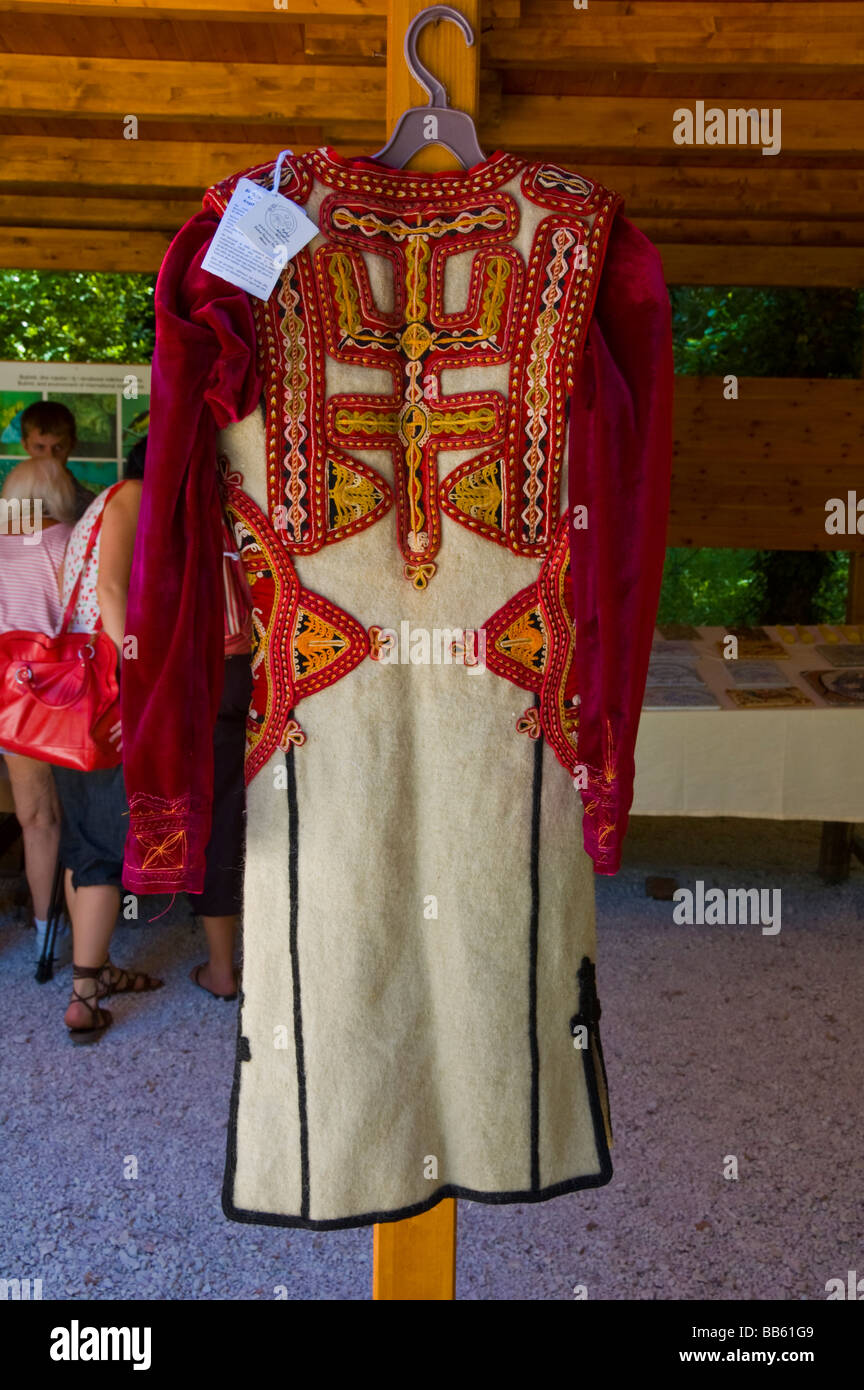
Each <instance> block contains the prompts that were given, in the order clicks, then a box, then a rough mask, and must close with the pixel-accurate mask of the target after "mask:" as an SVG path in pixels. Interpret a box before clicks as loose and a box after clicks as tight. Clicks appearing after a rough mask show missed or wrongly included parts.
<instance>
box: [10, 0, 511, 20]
mask: <svg viewBox="0 0 864 1390" xmlns="http://www.w3.org/2000/svg"><path fill="white" fill-rule="evenodd" d="M499 3H500V0H499ZM511 3H512V0H511ZM387 4H388V0H279V3H278V4H274V0H0V11H2V10H6V11H9V12H11V13H13V14H14V13H17V14H27V15H31V14H32V15H69V16H73V15H74V16H75V17H77V18H81V17H82V16H83V17H84V18H96V17H109V18H111V19H117V20H122V19H124V18H133V17H134V18H136V19H154V20H160V19H161V20H164V19H167V20H184V19H189V20H197V21H198V22H201V21H202V20H222V21H225V20H236V21H237V22H238V23H245V24H249V23H252V24H254V23H256V22H261V21H265V22H267V23H269V24H272V23H273V20H274V19H278V18H279V16H280V15H284V16H285V17H286V19H290V20H291V21H292V23H295V24H296V23H304V22H305V21H307V20H316V19H341V20H351V22H352V23H356V22H357V21H358V20H365V19H385V18H386V16H387Z"/></svg>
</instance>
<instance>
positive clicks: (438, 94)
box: [405, 5, 474, 106]
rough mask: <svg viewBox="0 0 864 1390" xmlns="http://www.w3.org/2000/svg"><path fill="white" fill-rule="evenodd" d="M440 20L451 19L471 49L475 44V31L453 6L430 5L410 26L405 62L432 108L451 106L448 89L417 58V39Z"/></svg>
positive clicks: (407, 33)
mask: <svg viewBox="0 0 864 1390" xmlns="http://www.w3.org/2000/svg"><path fill="white" fill-rule="evenodd" d="M439 19H450V20H452V21H453V23H454V24H458V25H459V28H460V29H461V30H462V33H463V34H464V35H465V42H466V44H467V45H468V47H469V48H471V46H472V44H473V43H474V30H473V29H472V28H471V25H470V24H469V23H468V20H467V19H466V18H465V16H464V14H460V13H459V11H458V10H454V9H453V7H452V6H451V5H430V6H429V8H428V9H425V10H421V11H420V13H419V14H418V15H417V16H416V17H415V18H414V19H412V21H411V23H410V24H409V25H408V29H407V32H406V34H405V61H406V63H407V64H408V67H409V69H410V72H411V75H412V77H414V78H416V80H417V81H418V82H419V83H420V86H421V87H422V88H423V90H424V91H425V92H428V93H429V105H430V106H449V104H450V103H449V102H448V100H447V89H446V87H445V86H444V84H443V83H442V82H439V81H438V78H437V77H433V76H432V74H431V72H430V71H429V69H428V68H425V67H424V66H423V64H422V63H421V62H420V59H419V58H418V57H417V39H418V37H419V34H420V30H421V29H425V27H426V25H427V24H432V23H433V22H437V21H438V20H439Z"/></svg>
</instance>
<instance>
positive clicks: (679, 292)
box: [669, 252, 864, 377]
mask: <svg viewBox="0 0 864 1390" xmlns="http://www.w3.org/2000/svg"><path fill="white" fill-rule="evenodd" d="M778 255H782V252H778ZM669 298H670V300H671V302H672V325H673V333H674V340H675V370H676V372H679V373H681V375H682V376H726V375H728V374H730V373H731V374H732V375H734V376H823V377H824V376H827V377H858V376H860V374H861V350H862V326H864V293H862V292H861V291H859V290H824V289H807V290H795V289H764V290H763V289H750V288H738V289H726V288H719V289H718V288H711V287H709V286H705V285H679V286H675V287H673V288H672V289H671V290H670V292H669Z"/></svg>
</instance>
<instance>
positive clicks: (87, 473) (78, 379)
mask: <svg viewBox="0 0 864 1390" xmlns="http://www.w3.org/2000/svg"><path fill="white" fill-rule="evenodd" d="M34 401H59V402H60V403H61V404H62V405H65V406H68V407H69V409H70V410H71V411H72V414H73V415H74V416H75V423H76V426H77V434H78V442H77V444H76V445H75V448H74V449H73V451H72V454H71V457H70V459H69V467H70V469H71V470H72V472H73V473H74V474H75V476H76V477H77V478H79V479H80V480H81V482H82V483H84V484H85V485H86V486H87V487H89V488H91V489H92V490H93V492H100V491H101V490H102V488H104V487H109V486H110V484H111V483H114V482H117V480H118V479H119V478H121V477H122V476H123V460H124V458H125V457H126V455H127V454H128V453H129V450H130V449H131V447H132V445H133V444H134V443H135V442H136V441H137V440H139V439H143V438H144V436H145V435H146V433H147V424H148V417H149V410H150V368H149V366H145V365H143V364H142V363H137V364H136V363H132V364H128V363H119V362H116V363H115V362H0V486H2V483H3V479H4V478H5V477H6V475H7V473H9V472H10V470H11V469H12V468H14V467H15V464H16V463H18V462H20V460H21V459H22V458H26V456H27V450H26V449H25V448H24V445H23V443H22V441H21V415H22V413H23V412H24V411H25V410H26V409H27V406H28V405H32V404H33V402H34Z"/></svg>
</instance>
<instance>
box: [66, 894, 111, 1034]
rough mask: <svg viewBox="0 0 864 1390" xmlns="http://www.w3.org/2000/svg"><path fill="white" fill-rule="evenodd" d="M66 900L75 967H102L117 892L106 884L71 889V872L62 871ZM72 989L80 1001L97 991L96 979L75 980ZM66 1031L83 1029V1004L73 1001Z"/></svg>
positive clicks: (86, 1021) (86, 1019) (86, 1015)
mask: <svg viewBox="0 0 864 1390" xmlns="http://www.w3.org/2000/svg"><path fill="white" fill-rule="evenodd" d="M66 900H67V902H68V904H69V913H70V915H71V918H72V947H73V952H74V964H75V965H90V966H98V965H104V963H105V961H106V960H107V959H108V951H109V947H110V945H111V933H112V932H113V930H114V925H115V923H116V921H117V914H118V912H119V911H120V890H119V888H113V887H111V886H110V884H100V885H99V886H98V887H95V888H93V887H90V888H87V887H82V888H77V889H73V887H72V872H71V870H70V869H67V870H66ZM75 988H76V990H77V991H78V993H79V994H80V995H81V996H82V998H84V999H92V998H93V997H94V995H95V994H96V993H97V992H98V990H99V981H98V980H95V979H93V980H76V981H75ZM63 1021H64V1023H65V1024H66V1026H67V1028H87V1027H89V1026H90V1025H91V1024H92V1022H93V1019H92V1015H91V1014H90V1012H89V1010H88V1009H87V1008H86V1007H85V1005H84V1004H82V1003H80V1002H79V1001H78V1000H75V999H73V1000H72V1002H71V1003H70V1005H69V1007H68V1009H67V1010H66V1013H65V1015H64V1019H63Z"/></svg>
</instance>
